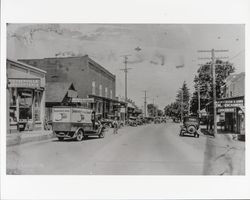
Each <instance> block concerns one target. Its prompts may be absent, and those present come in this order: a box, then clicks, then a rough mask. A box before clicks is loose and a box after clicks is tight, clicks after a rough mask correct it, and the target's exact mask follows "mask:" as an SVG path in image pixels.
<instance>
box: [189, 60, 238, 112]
mask: <svg viewBox="0 0 250 200" xmlns="http://www.w3.org/2000/svg"><path fill="white" fill-rule="evenodd" d="M215 63H216V65H215V75H216V80H215V81H216V98H221V90H220V88H221V86H222V85H223V84H224V81H225V79H226V78H227V77H228V76H229V75H230V74H231V73H233V72H234V71H235V68H234V67H233V64H232V63H229V62H224V61H221V60H216V62H215ZM197 73H198V74H197V75H196V76H195V78H194V83H195V86H194V87H195V91H194V92H193V95H192V100H191V112H193V113H197V110H198V87H199V89H200V108H201V110H202V109H204V108H205V106H206V104H207V103H208V102H209V101H210V100H211V99H212V98H213V82H212V81H213V79H212V71H211V62H208V63H206V64H204V65H202V66H201V67H200V68H199V69H198V71H197Z"/></svg>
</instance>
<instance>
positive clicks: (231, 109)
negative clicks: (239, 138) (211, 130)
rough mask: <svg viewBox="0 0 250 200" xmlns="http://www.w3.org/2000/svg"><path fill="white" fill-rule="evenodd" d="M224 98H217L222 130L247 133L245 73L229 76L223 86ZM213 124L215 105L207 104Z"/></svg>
mask: <svg viewBox="0 0 250 200" xmlns="http://www.w3.org/2000/svg"><path fill="white" fill-rule="evenodd" d="M221 90H222V98H220V99H217V101H216V102H217V106H216V107H217V122H218V128H219V129H220V130H221V132H225V133H236V134H242V135H244V134H245V95H244V94H245V73H240V74H235V75H231V76H229V77H228V78H227V79H226V80H225V85H224V86H223V87H222V88H221ZM206 111H207V113H208V119H210V120H209V122H208V123H210V124H211V126H212V123H213V105H212V102H210V103H208V104H207V106H206Z"/></svg>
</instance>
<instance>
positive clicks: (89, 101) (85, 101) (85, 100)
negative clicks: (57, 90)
mask: <svg viewBox="0 0 250 200" xmlns="http://www.w3.org/2000/svg"><path fill="white" fill-rule="evenodd" d="M71 102H72V103H94V102H95V100H94V98H86V99H82V98H72V101H71Z"/></svg>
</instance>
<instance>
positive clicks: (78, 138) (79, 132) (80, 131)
mask: <svg viewBox="0 0 250 200" xmlns="http://www.w3.org/2000/svg"><path fill="white" fill-rule="evenodd" d="M83 137H84V135H83V130H81V129H80V130H78V131H77V134H76V140H77V141H82V140H83Z"/></svg>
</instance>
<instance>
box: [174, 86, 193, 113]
mask: <svg viewBox="0 0 250 200" xmlns="http://www.w3.org/2000/svg"><path fill="white" fill-rule="evenodd" d="M189 99H190V93H189V89H188V87H187V84H186V82H185V81H184V82H183V84H182V87H181V88H180V89H179V91H178V93H177V96H176V102H177V103H178V106H179V109H178V110H179V111H180V113H179V114H180V115H181V112H183V116H184V115H186V114H188V111H189ZM182 109H183V110H182Z"/></svg>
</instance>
